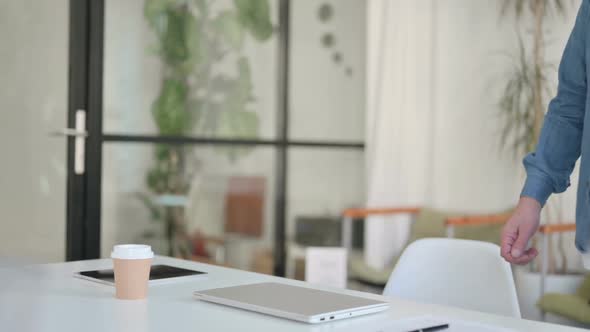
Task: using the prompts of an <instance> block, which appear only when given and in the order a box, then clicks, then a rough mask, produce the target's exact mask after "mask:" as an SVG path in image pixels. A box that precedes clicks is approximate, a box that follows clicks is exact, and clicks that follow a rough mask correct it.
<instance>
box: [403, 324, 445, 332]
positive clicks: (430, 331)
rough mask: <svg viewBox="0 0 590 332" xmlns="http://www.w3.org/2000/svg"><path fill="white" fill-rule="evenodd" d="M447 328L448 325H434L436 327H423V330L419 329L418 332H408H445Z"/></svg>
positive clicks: (414, 331)
mask: <svg viewBox="0 0 590 332" xmlns="http://www.w3.org/2000/svg"><path fill="white" fill-rule="evenodd" d="M448 328H449V324H442V325H436V326H431V327H425V328H423V329H419V330H412V331H408V332H434V331H440V330H446V329H448Z"/></svg>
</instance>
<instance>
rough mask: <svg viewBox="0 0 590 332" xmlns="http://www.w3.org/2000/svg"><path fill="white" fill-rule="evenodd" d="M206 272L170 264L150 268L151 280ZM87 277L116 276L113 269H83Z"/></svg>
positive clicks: (108, 277) (111, 279)
mask: <svg viewBox="0 0 590 332" xmlns="http://www.w3.org/2000/svg"><path fill="white" fill-rule="evenodd" d="M205 273H206V272H201V271H195V270H188V269H183V268H180V267H174V266H170V265H153V266H152V267H151V269H150V280H160V279H168V278H176V277H186V276H194V275H201V274H205ZM80 274H81V275H83V276H85V277H90V278H94V279H99V280H104V281H108V282H114V281H115V277H114V273H113V270H111V269H109V270H95V271H83V272H80Z"/></svg>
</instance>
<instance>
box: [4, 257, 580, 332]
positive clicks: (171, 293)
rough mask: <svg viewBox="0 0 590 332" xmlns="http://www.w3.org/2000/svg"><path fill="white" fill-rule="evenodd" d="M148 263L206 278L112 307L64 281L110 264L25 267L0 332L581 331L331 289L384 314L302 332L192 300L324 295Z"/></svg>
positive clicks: (106, 296)
mask: <svg viewBox="0 0 590 332" xmlns="http://www.w3.org/2000/svg"><path fill="white" fill-rule="evenodd" d="M154 264H168V265H174V266H178V267H184V268H189V269H196V270H200V271H205V272H208V273H209V276H208V277H207V278H206V279H194V280H190V279H188V280H186V279H185V280H179V281H178V282H173V283H166V284H162V285H157V286H152V287H150V291H149V298H148V299H147V300H145V301H120V300H116V299H115V298H114V297H113V294H114V288H113V287H111V286H105V285H101V284H97V283H93V282H89V281H86V280H82V279H77V278H74V277H72V274H73V273H74V272H76V271H82V270H93V269H105V268H111V267H112V262H111V260H110V259H100V260H89V261H79V262H68V263H59V264H46V265H32V266H27V267H14V268H5V269H0V330H1V331H18V332H28V331H35V332H36V331H46V332H54V331H55V332H58V331H59V332H68V331H75V332H80V331H83V332H93V331H96V332H105V331H126V332H134V331H138V332H142V331H174V332H181V331H191V332H195V331H257V332H266V331H273V332H274V331H281V332H299V331H379V329H380V328H381V327H383V326H384V325H386V324H387V323H388V322H391V320H395V319H399V318H404V317H412V316H420V315H425V314H430V315H436V316H444V317H449V318H455V319H461V320H466V321H475V322H480V323H484V324H491V325H495V326H499V327H507V328H513V329H515V330H517V331H536V332H545V331H546V332H549V331H551V332H559V331H563V332H566V331H583V330H580V329H574V328H569V327H565V326H558V325H552V324H546V323H540V322H533V321H526V320H521V319H514V318H509V317H502V316H496V315H490V314H486V313H480V312H475V311H468V310H461V309H457V308H451V307H444V306H437V305H427V304H418V303H413V302H408V301H401V300H396V299H388V298H385V297H382V296H380V295H373V294H366V293H360V292H355V291H350V290H336V291H338V292H341V293H346V294H356V295H361V296H365V297H368V298H375V299H386V300H388V301H390V302H391V308H390V309H389V310H388V311H385V312H383V313H379V314H374V315H367V316H364V317H358V318H353V319H348V320H341V321H335V322H332V323H325V324H319V325H308V324H304V323H299V322H293V321H289V320H285V319H280V318H275V317H271V316H266V315H262V314H257V313H253V312H248V311H244V310H237V309H233V308H229V307H225V306H221V305H216V304H211V303H207V302H201V301H198V300H195V299H194V298H193V297H192V293H193V291H195V290H200V289H209V288H216V287H226V286H235V285H241V284H249V283H256V282H265V281H273V282H281V283H286V284H291V285H299V286H304V287H311V288H320V289H326V288H325V287H319V286H313V285H310V284H307V283H304V282H301V281H296V280H289V279H284V278H278V277H272V276H267V275H261V274H256V273H252V272H246V271H240V270H234V269H229V268H225V267H220V266H213V265H208V264H203V263H197V262H191V261H184V260H179V259H175V258H169V257H156V258H155V260H154Z"/></svg>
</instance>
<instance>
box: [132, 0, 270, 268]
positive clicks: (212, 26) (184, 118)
mask: <svg viewBox="0 0 590 332" xmlns="http://www.w3.org/2000/svg"><path fill="white" fill-rule="evenodd" d="M144 15H145V18H146V20H147V23H148V25H149V27H150V29H151V30H152V31H153V33H154V35H155V38H156V44H155V47H154V48H153V49H152V50H151V51H152V52H153V53H154V54H155V55H156V56H158V57H159V58H160V60H161V62H162V68H163V69H162V83H161V89H160V92H159V95H158V97H157V98H156V100H155V101H154V102H153V104H152V108H151V114H152V118H153V120H154V123H155V125H156V128H157V133H158V135H162V136H174V137H180V136H191V135H198V136H206V137H224V138H228V137H231V138H255V137H257V135H258V115H257V113H256V110H255V109H254V108H253V103H252V102H253V101H255V96H254V93H253V89H252V78H251V69H250V63H249V60H248V58H247V57H246V56H245V55H244V52H243V45H244V42H245V40H246V38H253V39H254V40H255V41H258V42H264V41H266V40H268V39H269V38H270V37H271V35H272V34H273V31H274V28H273V26H272V23H271V21H270V8H269V3H268V0H234V1H233V2H232V3H231V4H230V5H229V6H226V8H224V9H220V8H219V6H217V7H215V8H214V1H211V0H145V4H144ZM228 68H229V69H230V70H229V72H234V74H228V73H227V72H228V70H219V69H228ZM218 150H220V151H222V152H223V153H225V154H227V156H228V157H229V158H230V160H236V159H237V158H239V157H240V156H242V155H243V154H244V153H247V151H248V150H247V149H245V148H236V147H225V148H219V149H218ZM198 164H199V163H198V161H197V160H194V157H191V154H190V153H189V149H188V148H187V147H185V146H183V145H164V144H162V145H157V146H155V147H154V153H153V164H152V166H151V168H150V169H149V171H148V172H147V174H146V177H145V180H146V187H147V190H146V192H143V193H140V194H138V198H139V199H141V201H142V202H143V203H144V205H145V206H146V207H147V208H148V209H149V210H150V211H151V214H152V217H153V219H154V220H157V221H159V222H161V223H162V226H163V230H164V232H163V233H164V239H165V242H166V244H167V245H166V246H167V248H166V251H167V254H168V255H170V256H179V257H184V258H186V257H190V256H191V253H192V244H191V237H190V236H189V234H188V233H187V227H186V216H185V206H186V201H187V199H186V195H187V193H188V191H189V187H190V183H191V179H192V178H193V176H194V174H195V172H198V168H197V167H195V166H194V165H198ZM146 235H147V234H146ZM153 235H154V234H152V236H153Z"/></svg>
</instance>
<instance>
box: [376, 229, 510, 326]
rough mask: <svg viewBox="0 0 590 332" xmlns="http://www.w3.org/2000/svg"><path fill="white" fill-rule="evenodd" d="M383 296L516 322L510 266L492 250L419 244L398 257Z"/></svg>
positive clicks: (473, 244)
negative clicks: (438, 305) (458, 308)
mask: <svg viewBox="0 0 590 332" xmlns="http://www.w3.org/2000/svg"><path fill="white" fill-rule="evenodd" d="M383 295H385V296H390V297H395V298H402V299H407V300H411V301H416V302H423V303H433V304H441V305H448V306H455V307H460V308H464V309H470V310H477V311H483V312H488V313H493V314H499V315H504V316H510V317H515V318H520V309H519V306H518V299H517V297H516V288H515V286H514V279H513V277H512V270H511V268H510V264H508V263H507V262H506V261H504V260H503V259H502V257H500V247H498V246H497V245H495V244H491V243H486V242H479V241H471V240H457V239H443V238H441V239H423V240H418V241H416V242H414V243H412V244H410V245H409V246H408V247H407V248H406V250H405V251H404V252H403V253H402V256H401V257H400V259H399V261H398V262H397V265H396V266H395V269H394V270H393V272H392V274H391V276H390V277H389V281H388V282H387V285H386V287H385V290H384V292H383Z"/></svg>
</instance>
